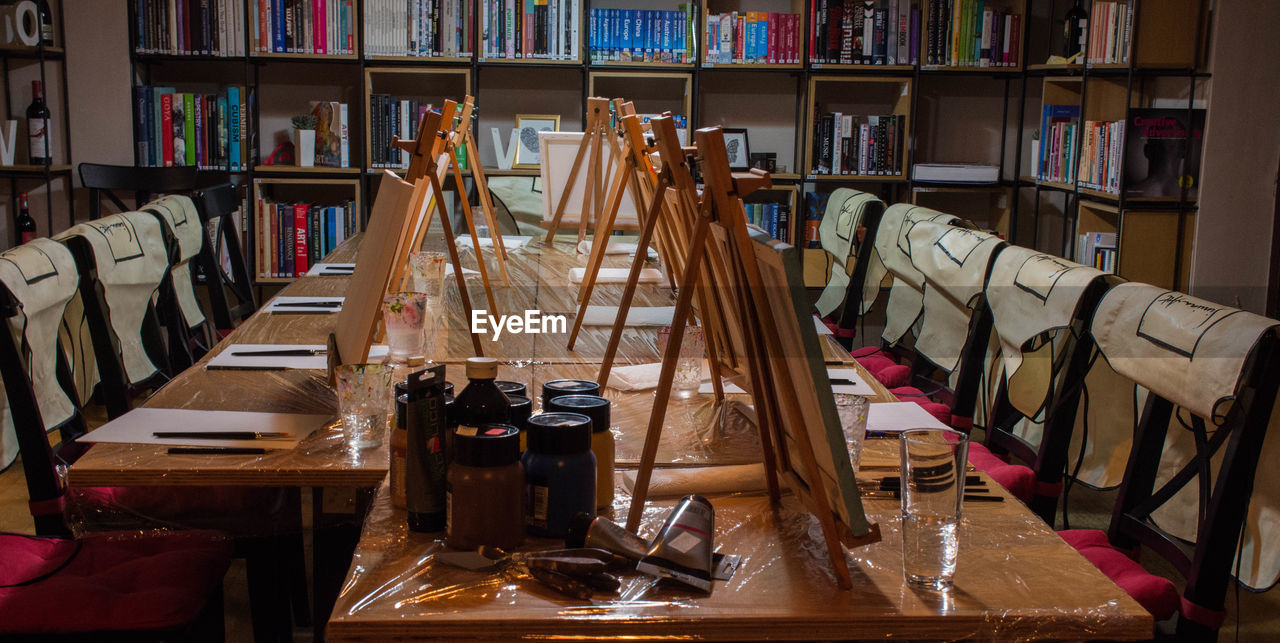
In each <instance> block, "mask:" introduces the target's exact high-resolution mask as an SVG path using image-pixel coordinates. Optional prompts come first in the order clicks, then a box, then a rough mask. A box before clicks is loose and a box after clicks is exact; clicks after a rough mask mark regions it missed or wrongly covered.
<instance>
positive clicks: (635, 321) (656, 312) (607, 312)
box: [582, 306, 676, 326]
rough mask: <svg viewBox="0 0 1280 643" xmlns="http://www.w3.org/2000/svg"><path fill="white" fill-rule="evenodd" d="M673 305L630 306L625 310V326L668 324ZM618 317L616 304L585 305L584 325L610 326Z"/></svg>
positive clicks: (674, 309)
mask: <svg viewBox="0 0 1280 643" xmlns="http://www.w3.org/2000/svg"><path fill="white" fill-rule="evenodd" d="M675 314H676V307H675V306H632V307H631V308H630V309H628V310H627V323H626V325H627V326H670V325H671V318H672V317H674V316H675ZM617 318H618V307H617V306H587V312H586V314H584V315H583V316H582V324H583V325H584V326H612V325H613V322H614V320H616V319H617Z"/></svg>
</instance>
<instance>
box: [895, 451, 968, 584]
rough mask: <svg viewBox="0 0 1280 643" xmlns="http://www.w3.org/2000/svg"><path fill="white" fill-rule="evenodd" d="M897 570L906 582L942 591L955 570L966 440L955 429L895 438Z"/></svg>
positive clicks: (962, 495) (966, 452) (949, 582)
mask: <svg viewBox="0 0 1280 643" xmlns="http://www.w3.org/2000/svg"><path fill="white" fill-rule="evenodd" d="M900 447H901V448H900V453H901V458H902V573H903V575H904V576H905V577H906V580H907V582H908V583H910V584H912V585H915V586H918V587H924V588H928V589H946V588H947V587H950V586H951V579H952V577H953V576H954V575H955V571H956V555H957V553H958V552H959V548H960V543H959V535H958V533H957V529H958V528H959V524H960V503H961V500H962V499H963V498H964V474H965V465H966V463H967V462H968V455H969V438H968V436H966V435H963V434H960V433H956V432H954V431H945V430H941V429H913V430H910V431H904V432H903V433H902V436H901V438H900Z"/></svg>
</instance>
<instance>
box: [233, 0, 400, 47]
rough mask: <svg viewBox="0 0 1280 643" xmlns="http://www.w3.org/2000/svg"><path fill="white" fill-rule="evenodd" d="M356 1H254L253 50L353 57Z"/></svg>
mask: <svg viewBox="0 0 1280 643" xmlns="http://www.w3.org/2000/svg"><path fill="white" fill-rule="evenodd" d="M353 1H354V0H251V2H250V4H249V21H250V24H249V38H250V40H251V43H250V47H251V48H252V49H253V52H254V53H259V54H266V53H271V54H320V55H350V54H352V53H354V52H355V50H356V38H355V33H356V32H355V28H356V14H355V9H354V8H353ZM367 1H369V2H374V1H376V0H367ZM400 4H401V6H403V5H404V2H400ZM242 23H243V21H242ZM366 35H367V34H366ZM367 42H368V41H367V40H366V43H367ZM366 46H368V45H367V44H366Z"/></svg>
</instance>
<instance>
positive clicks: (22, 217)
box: [14, 192, 36, 243]
mask: <svg viewBox="0 0 1280 643" xmlns="http://www.w3.org/2000/svg"><path fill="white" fill-rule="evenodd" d="M18 204H19V205H18V217H17V219H15V221H14V223H15V224H16V225H15V227H16V229H17V230H18V238H19V239H21V243H26V242H28V241H30V240H32V239H34V238H36V220H35V219H32V218H31V211H30V209H28V208H27V193H26V192H23V193H22V194H21V195H19V196H18Z"/></svg>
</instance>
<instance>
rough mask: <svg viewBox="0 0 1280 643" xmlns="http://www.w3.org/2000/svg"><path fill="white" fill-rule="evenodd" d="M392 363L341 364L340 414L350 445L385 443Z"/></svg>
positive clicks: (360, 445)
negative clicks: (383, 441)
mask: <svg viewBox="0 0 1280 643" xmlns="http://www.w3.org/2000/svg"><path fill="white" fill-rule="evenodd" d="M393 373H395V367H394V366H391V365H390V364H342V365H341V366H338V367H337V369H335V375H336V376H337V380H338V413H339V415H341V417H342V431H343V433H344V435H345V437H346V441H347V445H348V446H349V447H351V448H352V449H355V450H360V449H371V448H373V447H376V446H378V445H380V444H382V436H383V435H384V434H385V433H386V432H387V422H388V413H390V411H391V391H392V388H391V379H392V374H393Z"/></svg>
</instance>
